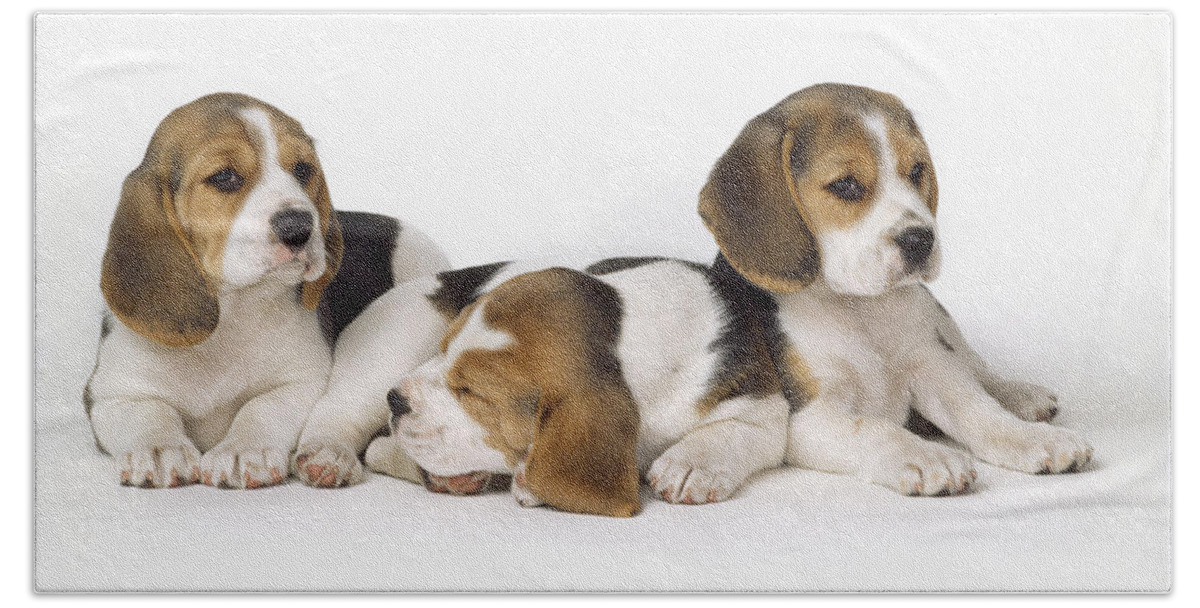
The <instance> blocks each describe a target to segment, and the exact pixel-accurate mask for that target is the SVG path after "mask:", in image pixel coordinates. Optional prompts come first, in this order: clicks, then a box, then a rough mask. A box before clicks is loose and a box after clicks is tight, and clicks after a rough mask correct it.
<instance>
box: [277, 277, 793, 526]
mask: <svg viewBox="0 0 1200 608" xmlns="http://www.w3.org/2000/svg"><path fill="white" fill-rule="evenodd" d="M753 297H755V296H754V294H750V293H747V291H746V290H745V289H744V288H743V287H742V286H741V285H739V284H737V283H731V282H728V281H725V280H723V279H722V278H721V277H717V276H715V275H713V274H712V273H711V271H710V269H708V268H707V267H704V266H701V265H696V264H691V263H687V262H680V261H676V260H668V259H663V258H619V259H612V260H605V261H602V262H599V263H596V264H592V265H590V266H586V267H580V268H579V269H578V270H576V269H567V268H548V269H547V268H545V266H543V265H538V264H531V263H503V264H492V265H489V266H482V267H475V268H467V269H463V270H456V271H451V272H444V273H441V274H439V275H438V276H437V277H436V278H430V279H423V280H419V281H413V282H410V283H408V284H406V285H402V286H399V287H397V288H395V289H393V290H392V291H391V292H389V293H388V294H385V295H384V296H383V297H381V298H380V299H379V300H378V301H376V302H375V303H373V304H372V305H371V307H369V308H368V309H367V310H366V311H365V312H364V313H363V315H362V316H360V317H359V319H357V320H356V321H355V322H354V324H352V325H351V326H350V327H349V328H347V330H346V333H345V334H344V337H343V344H346V343H347V342H346V341H347V340H357V341H359V344H360V346H359V349H358V352H357V355H356V356H355V357H354V358H353V359H350V358H349V357H350V351H349V350H348V349H344V348H343V347H342V346H341V345H339V355H338V356H339V361H338V362H337V363H336V364H335V371H334V374H333V380H332V381H331V388H330V392H329V394H328V396H329V398H333V397H334V396H336V395H341V397H338V399H339V401H340V402H341V403H342V404H343V405H346V404H353V405H356V406H357V407H353V408H345V407H343V411H342V416H341V418H338V419H336V420H331V421H330V422H327V423H326V425H325V432H326V437H331V436H333V437H336V435H335V433H338V432H340V433H342V435H341V437H342V438H343V439H342V440H343V441H344V442H345V443H347V444H348V445H347V446H346V447H344V448H343V451H344V452H345V453H346V454H351V453H353V452H354V451H356V450H359V449H361V448H362V446H364V445H365V444H366V440H367V438H369V435H370V431H371V430H374V429H373V428H372V426H373V425H378V424H380V423H385V422H389V418H388V411H387V407H385V405H384V403H385V402H384V394H385V392H386V394H387V403H388V404H389V405H390V406H391V414H392V415H391V418H390V422H389V431H390V434H391V437H390V438H388V439H394V440H396V443H398V444H399V446H398V447H396V446H394V445H393V449H392V451H393V454H391V455H388V454H375V453H374V452H375V451H376V448H377V447H378V446H380V445H381V442H382V441H383V440H382V439H381V440H377V441H376V442H375V443H372V444H371V448H372V451H368V453H367V462H368V463H369V464H372V466H373V467H375V468H377V469H382V470H386V471H387V472H389V473H391V474H394V475H398V476H402V477H408V478H410V479H413V480H414V481H420V480H422V478H424V481H426V482H429V481H430V479H431V478H432V479H436V480H440V483H443V484H446V485H447V486H448V487H449V488H451V489H453V488H455V487H456V485H455V484H456V483H458V484H459V485H458V486H457V487H459V488H460V491H462V492H470V491H472V490H476V489H479V488H480V487H481V486H482V485H483V482H484V480H485V479H486V474H488V473H503V474H513V475H514V483H513V484H512V491H513V493H514V495H515V496H516V497H517V499H518V501H520V502H521V504H524V505H536V504H541V503H546V504H549V505H551V506H554V507H557V508H560V509H564V510H568V511H576V512H584V513H595V514H603V515H614V516H629V515H632V514H634V513H635V512H637V510H638V509H639V506H640V503H639V500H638V482H639V476H644V477H645V478H646V479H647V481H648V482H649V483H650V485H651V486H652V487H653V489H654V491H655V492H656V493H657V494H658V495H660V496H662V497H663V498H664V499H666V500H668V501H670V502H680V503H689V504H691V503H707V502H714V501H719V500H724V499H725V498H727V497H729V496H730V495H731V494H732V493H733V492H734V491H735V490H737V488H738V487H739V486H741V485H742V483H743V482H744V481H745V480H746V478H748V477H749V476H750V475H752V474H754V473H755V472H757V471H759V470H762V469H764V468H768V467H774V466H778V465H779V464H781V463H782V461H783V449H784V442H785V439H786V425H787V414H788V406H787V402H786V401H785V400H784V399H783V396H782V393H781V391H780V388H779V382H778V376H777V375H776V374H775V372H774V370H773V368H772V364H771V360H770V354H769V352H768V351H767V347H766V343H765V341H764V340H763V339H762V337H761V335H760V333H759V332H758V331H757V329H756V328H757V327H759V326H760V325H761V324H760V323H759V322H758V321H756V320H755V319H753V317H752V315H753V314H754V313H755V311H758V310H761V309H762V306H761V305H752V304H751V303H750V302H749V301H747V298H753ZM422 327H424V328H427V329H432V330H433V331H423V330H421V329H420V328H422ZM343 357H345V360H342V359H343ZM422 361H424V363H423V364H421V365H419V366H417V365H416V364H417V363H421V362H422ZM337 366H345V367H344V368H343V369H338V367H337ZM414 368H416V369H415V370H414ZM351 370H353V371H354V373H351ZM402 376H403V377H404V378H403V380H401V381H399V383H397V381H398V380H399V379H401V377H402ZM341 378H344V380H340V379H341ZM351 379H353V380H357V382H352V381H351ZM364 381H365V383H367V384H369V385H371V386H374V387H379V386H380V385H383V390H379V391H377V392H375V393H374V394H373V395H371V394H365V393H360V391H361V390H362V388H361V387H362V385H363V383H364ZM389 389H390V390H389ZM323 401H324V400H323ZM316 417H317V414H316V412H314V421H313V422H310V425H309V426H310V428H311V427H313V426H314V424H315V421H316ZM376 428H377V427H376ZM308 432H309V431H308V430H306V435H307V434H308ZM301 443H302V444H303V443H304V441H303V440H302V441H301ZM399 448H403V451H401V450H400V449H399ZM302 449H303V448H302ZM404 453H407V455H408V456H411V458H412V460H414V461H415V464H413V463H411V462H410V463H409V464H408V465H407V466H408V470H407V472H405V470H404V467H403V466H400V467H397V465H395V464H394V460H395V459H396V458H400V459H404V458H406V457H405V455H404ZM387 458H392V461H393V464H392V465H391V466H390V467H387V468H384V467H380V466H379V465H377V464H374V463H375V462H376V461H378V460H382V459H387ZM342 463H344V465H343V466H348V467H351V468H353V466H354V464H355V463H354V462H353V461H352V460H350V459H349V457H348V456H346V457H345V458H344V459H343V460H342ZM330 464H331V463H329V462H328V461H327V462H325V463H322V466H330ZM416 465H419V467H420V469H418V468H417V466H416ZM397 468H399V469H400V470H399V471H397ZM422 469H423V470H424V472H425V473H427V474H423V473H422ZM326 472H328V471H326ZM337 473H338V476H341V477H343V478H344V481H343V483H345V482H353V481H355V480H357V479H358V476H359V475H360V474H361V471H359V470H354V471H346V470H342V469H339V470H338V472H337ZM481 474H482V475H481ZM464 480H465V481H464Z"/></svg>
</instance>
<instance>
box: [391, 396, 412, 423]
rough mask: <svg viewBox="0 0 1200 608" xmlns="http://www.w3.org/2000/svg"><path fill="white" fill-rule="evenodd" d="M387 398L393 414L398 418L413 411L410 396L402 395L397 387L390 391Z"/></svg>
mask: <svg viewBox="0 0 1200 608" xmlns="http://www.w3.org/2000/svg"><path fill="white" fill-rule="evenodd" d="M387 400H388V408H389V409H391V410H392V415H393V416H395V417H397V418H399V417H400V416H403V415H405V414H407V413H409V412H411V411H412V408H411V407H408V397H405V396H404V395H401V394H400V391H398V390H396V389H392V390H390V391H388V395H387Z"/></svg>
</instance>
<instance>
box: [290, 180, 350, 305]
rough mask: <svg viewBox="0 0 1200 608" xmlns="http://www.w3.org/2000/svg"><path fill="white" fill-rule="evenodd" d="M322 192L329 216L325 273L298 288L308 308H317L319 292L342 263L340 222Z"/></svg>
mask: <svg viewBox="0 0 1200 608" xmlns="http://www.w3.org/2000/svg"><path fill="white" fill-rule="evenodd" d="M322 194H323V195H324V196H323V198H324V199H325V201H324V202H323V204H322V205H321V206H323V207H324V209H325V210H326V213H327V215H328V217H329V225H328V226H327V227H326V228H325V273H324V274H322V275H321V276H319V277H317V278H316V279H315V280H312V281H308V282H307V283H305V284H304V286H303V287H301V288H300V303H301V304H303V305H304V308H307V309H308V310H315V309H316V308H317V304H318V303H320V301H321V294H322V293H325V288H326V287H329V284H330V283H331V282H333V275H335V274H337V271H338V268H339V267H341V265H342V253H343V252H344V251H345V246H344V244H343V241H342V224H341V223H340V222H338V218H337V213H335V212H334V211H333V210H332V209H330V208H329V202H328V201H329V197H328V195H327V194H325V193H324V191H322Z"/></svg>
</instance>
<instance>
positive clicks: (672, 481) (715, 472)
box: [646, 394, 788, 504]
mask: <svg viewBox="0 0 1200 608" xmlns="http://www.w3.org/2000/svg"><path fill="white" fill-rule="evenodd" d="M787 412H788V404H787V401H786V400H784V398H783V395H781V394H776V395H769V396H767V397H763V398H754V397H749V396H742V397H734V398H732V399H727V400H725V401H722V402H721V403H719V404H717V407H716V408H714V409H713V411H712V412H710V413H709V414H708V415H707V416H706V417H705V418H704V419H703V420H701V421H700V423H699V424H698V425H697V426H696V427H695V428H694V429H692V430H691V431H689V432H688V433H687V434H686V435H684V436H683V438H682V439H680V440H679V442H678V443H676V444H675V445H673V446H671V447H670V448H669V449H668V450H667V451H666V452H663V454H662V455H661V456H659V457H658V458H657V459H656V460H655V461H654V463H653V464H651V465H650V470H649V471H648V472H647V473H646V479H647V481H648V482H649V483H650V486H651V487H653V488H654V492H655V493H656V494H658V495H659V496H661V497H662V498H663V499H664V500H666V501H667V502H672V503H684V504H705V503H710V502H718V501H722V500H725V499H727V498H729V497H730V496H732V495H733V493H734V492H735V491H736V490H737V489H738V488H739V487H741V485H742V484H743V483H744V482H745V481H746V479H747V478H749V477H750V476H751V475H753V474H755V473H757V472H759V471H761V470H763V469H767V468H771V467H777V466H779V465H780V464H782V463H783V450H784V445H785V444H786V442H787Z"/></svg>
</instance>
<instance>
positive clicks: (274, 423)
mask: <svg viewBox="0 0 1200 608" xmlns="http://www.w3.org/2000/svg"><path fill="white" fill-rule="evenodd" d="M323 380H324V378H320V379H317V380H314V381H306V382H296V383H292V384H286V385H284V386H281V387H279V388H276V389H274V390H271V391H268V392H266V393H263V394H261V395H259V396H257V397H255V398H253V399H251V400H250V401H248V402H246V404H245V405H243V406H242V408H241V409H240V410H238V413H237V415H236V416H235V417H234V419H233V423H232V424H231V425H230V426H229V432H227V433H226V434H225V438H224V439H222V440H221V442H220V443H218V444H217V445H215V446H213V448H212V449H210V450H209V451H208V452H206V453H205V454H204V456H202V457H201V458H200V479H201V481H203V482H204V483H205V484H207V485H210V486H218V487H222V488H237V489H253V488H259V487H263V486H269V485H275V484H277V483H281V482H282V481H283V480H284V479H286V478H287V475H288V455H289V454H290V453H291V451H292V448H293V447H295V445H296V438H297V437H299V436H300V429H301V428H303V427H304V421H305V419H306V418H308V413H309V412H310V411H311V410H312V406H313V404H314V403H316V401H317V397H318V396H320V394H321V391H322V390H323V389H324V388H325V387H324V382H323Z"/></svg>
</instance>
